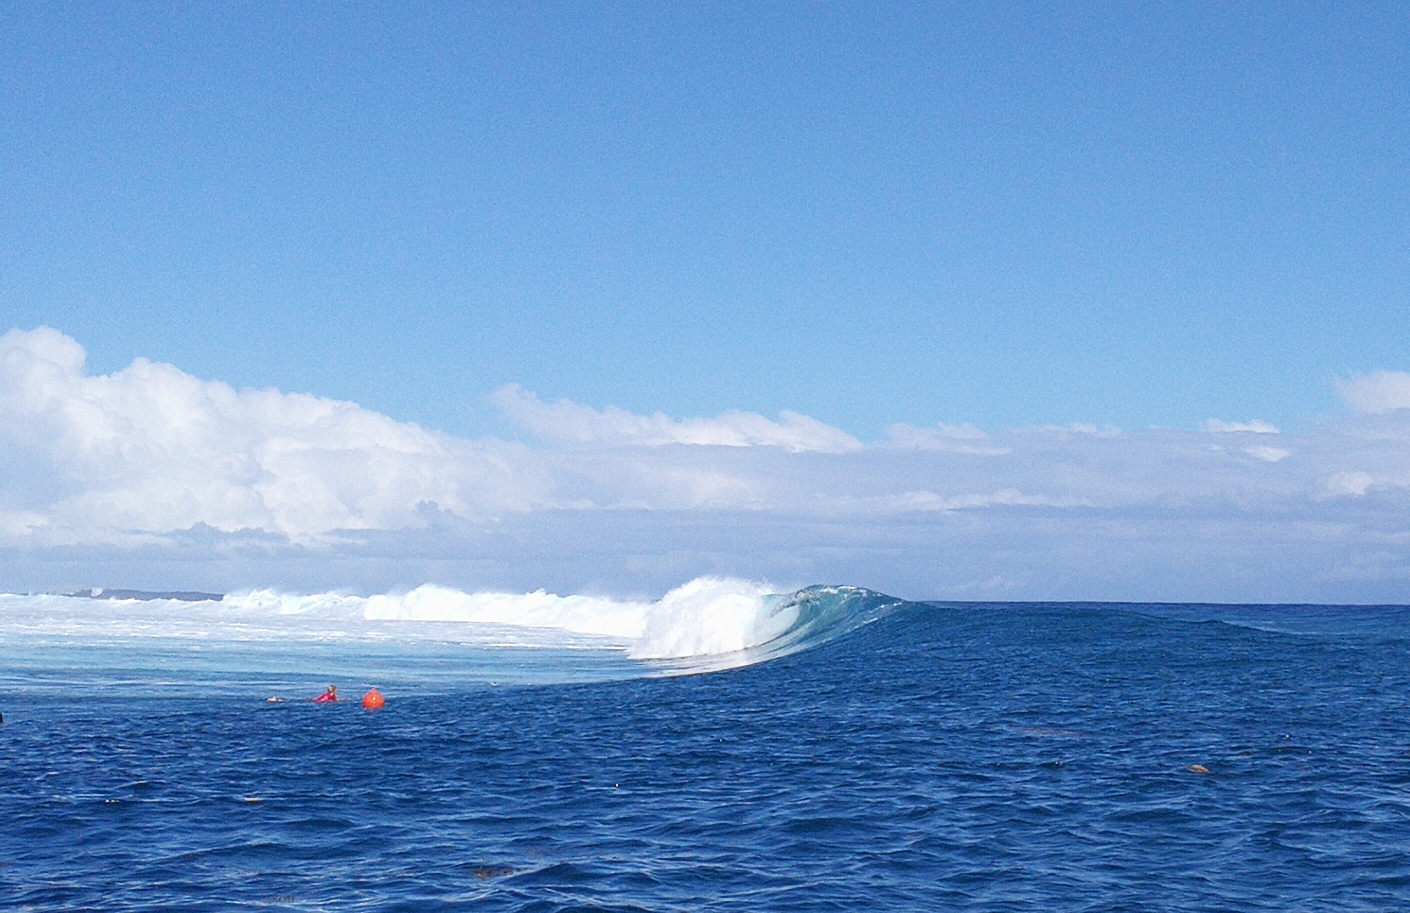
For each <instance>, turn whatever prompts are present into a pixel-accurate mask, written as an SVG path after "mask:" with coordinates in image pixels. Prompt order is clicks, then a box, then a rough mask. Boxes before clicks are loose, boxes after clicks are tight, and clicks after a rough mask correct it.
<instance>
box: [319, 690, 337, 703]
mask: <svg viewBox="0 0 1410 913" xmlns="http://www.w3.org/2000/svg"><path fill="white" fill-rule="evenodd" d="M337 699H338V689H337V688H329V689H328V690H327V691H325V692H323V693H322V694H320V695H319V696H318V697H316V698H314V699H313V702H314V703H315V704H328V703H332V702H333V701H336V700H337Z"/></svg>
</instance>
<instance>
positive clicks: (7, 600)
mask: <svg viewBox="0 0 1410 913" xmlns="http://www.w3.org/2000/svg"><path fill="white" fill-rule="evenodd" d="M901 604H902V601H901V600H898V599H894V598H892V597H889V596H884V595H882V594H880V593H874V592H872V591H870V590H865V589H861V588H859V587H846V586H814V587H808V588H806V589H803V590H799V591H797V592H793V593H773V592H770V589H769V588H768V587H767V586H764V585H761V584H757V583H751V582H749V581H744V580H737V579H731V578H720V577H701V578H698V579H695V580H692V581H690V582H689V583H686V584H683V585H681V586H679V587H676V588H675V589H673V590H671V591H670V592H668V593H666V594H665V595H664V596H663V597H661V598H660V599H658V600H654V601H652V600H622V599H611V598H606V597H600V596H587V595H568V596H559V595H555V594H552V593H547V592H544V591H537V592H533V593H520V594H514V593H486V592H480V593H469V592H463V591H460V590H456V589H452V588H448V587H442V586H435V585H430V584H427V585H424V586H419V587H416V588H415V589H412V590H409V591H406V592H401V593H387V594H378V595H371V596H358V595H349V594H345V593H335V592H329V593H314V594H290V593H281V592H278V591H274V590H250V591H245V592H236V593H231V594H225V595H221V594H209V593H160V594H145V593H141V592H137V591H130V590H109V591H103V590H93V591H83V592H81V593H72V594H67V595H37V596H36V595H29V596H14V595H6V596H0V644H5V643H8V644H10V645H12V646H14V647H18V646H20V645H22V644H28V645H29V646H30V647H36V648H49V649H50V650H53V649H54V648H57V647H61V646H63V645H68V646H70V647H74V646H77V647H83V646H85V645H86V646H90V647H92V646H94V645H98V646H102V647H106V648H108V649H109V651H110V652H111V650H114V649H117V650H126V651H128V652H129V653H130V654H132V655H133V656H137V655H139V654H144V653H145V654H146V655H148V656H155V655H157V654H163V655H164V656H165V657H166V659H165V660H164V661H165V662H168V663H171V662H175V663H177V664H181V663H186V664H189V659H187V658H186V654H185V653H182V652H181V651H182V650H186V651H190V650H198V651H204V653H203V655H205V656H207V657H209V656H220V655H222V651H223V655H224V656H225V658H226V660H227V661H226V662H225V667H227V668H240V667H241V664H240V662H239V657H240V655H245V656H246V657H256V658H259V660H260V661H259V663H257V665H258V666H259V668H261V669H264V670H265V671H270V670H272V669H274V668H275V667H276V666H279V665H281V664H282V665H286V666H293V667H297V668H298V669H301V670H305V671H309V672H310V673H311V672H313V671H314V667H315V666H318V663H317V662H312V661H313V660H317V659H319V658H320V657H321V658H323V659H324V660H325V661H324V662H323V664H322V666H321V667H320V668H325V669H328V670H330V671H332V670H335V669H337V668H340V667H339V666H338V663H339V662H341V663H342V666H341V668H347V667H348V666H349V664H350V663H351V664H352V665H357V664H358V662H359V659H358V657H359V656H362V657H366V656H368V655H373V654H376V655H377V656H378V657H379V663H380V668H384V669H389V668H395V667H396V664H397V663H398V662H400V663H402V667H404V668H405V669H406V671H408V674H412V675H413V677H414V673H411V672H410V668H411V667H414V666H416V665H417V663H418V662H421V663H422V664H423V665H424V664H425V663H426V662H429V660H427V659H426V657H427V656H430V655H431V653H434V661H435V665H436V668H437V669H438V670H440V671H439V672H438V673H437V674H441V675H449V674H452V673H451V672H447V671H446V670H448V669H449V670H453V669H456V668H458V669H459V670H461V672H462V673H463V674H464V675H465V676H466V677H469V678H471V679H491V680H495V681H500V680H505V679H506V678H507V679H510V680H521V681H551V680H580V679H583V678H623V677H635V676H641V675H671V674H686V673H692V672H704V671H716V670H720V669H728V668H735V667H738V666H745V665H750V664H752V663H757V662H761V661H764V660H767V659H773V658H776V657H780V656H784V655H787V654H790V653H795V652H799V651H802V650H806V649H809V648H811V647H813V646H816V645H818V644H820V643H823V642H825V641H828V640H832V639H834V638H837V637H840V636H843V635H845V634H846V633H847V632H849V631H852V630H854V629H856V628H858V627H860V626H862V625H865V624H867V623H869V622H871V621H874V620H876V619H877V618H879V617H881V615H883V614H884V613H886V612H888V611H890V610H891V609H893V608H895V607H896V606H899V605H901ZM193 644H195V645H198V646H192V645H193ZM183 645H184V646H183ZM334 648H336V652H337V653H338V654H339V655H338V657H336V658H329V657H330V653H329V651H330V649H334ZM428 651H429V652H428ZM529 653H535V654H537V655H536V656H534V657H533V658H532V659H526V656H527V655H528V654H529ZM271 657H277V658H279V659H278V661H277V662H276V661H275V659H272V658H271ZM301 657H302V658H301ZM109 659H110V658H109ZM305 659H308V660H309V661H310V662H309V663H306V662H305V661H304V660H305ZM207 661H208V662H209V661H212V660H207ZM310 663H312V664H311V665H310ZM530 666H532V667H534V668H535V669H537V670H538V671H537V672H533V671H525V670H526V669H529V667H530Z"/></svg>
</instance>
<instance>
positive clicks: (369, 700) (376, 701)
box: [362, 688, 387, 710]
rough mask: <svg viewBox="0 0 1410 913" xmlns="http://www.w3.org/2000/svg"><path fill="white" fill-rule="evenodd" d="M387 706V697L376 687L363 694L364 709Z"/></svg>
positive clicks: (378, 708)
mask: <svg viewBox="0 0 1410 913" xmlns="http://www.w3.org/2000/svg"><path fill="white" fill-rule="evenodd" d="M385 706H387V699H386V698H385V697H383V696H382V692H380V691H378V690H377V689H376V688H373V689H372V690H371V691H369V692H367V693H366V694H364V695H363V696H362V709H363V710H381V709H382V708H383V707H385Z"/></svg>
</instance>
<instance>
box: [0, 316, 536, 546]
mask: <svg viewBox="0 0 1410 913" xmlns="http://www.w3.org/2000/svg"><path fill="white" fill-rule="evenodd" d="M84 362H85V353H84V351H83V348H82V347H81V346H80V345H79V344H78V343H77V342H75V341H74V340H72V339H70V338H69V337H67V336H64V335H63V334H61V333H59V332H58V331H56V330H52V329H49V328H47V327H41V328H39V329H37V330H32V331H28V332H26V331H20V330H11V331H10V332H8V333H6V334H5V335H4V336H3V337H0V426H3V427H0V442H3V443H4V445H5V447H6V449H9V450H10V451H11V453H12V454H14V457H15V459H16V460H23V461H24V462H25V463H26V464H27V465H28V466H29V473H30V475H33V476H42V479H41V481H40V483H39V484H35V485H32V486H31V487H30V488H29V489H28V490H16V487H15V486H14V485H11V486H8V489H9V490H7V491H5V495H6V496H7V498H6V500H8V501H10V502H12V503H13V502H16V501H18V502H20V503H19V504H18V505H16V506H18V507H21V508H22V509H21V510H16V511H13V512H11V513H10V514H9V515H8V516H7V518H6V521H7V522H6V523H5V524H3V525H4V526H8V527H11V528H13V527H15V526H16V525H19V526H21V527H23V528H25V529H31V530H36V529H47V530H49V531H51V532H55V533H56V534H57V532H56V531H58V530H61V529H66V530H68V531H69V533H70V534H72V535H77V536H81V537H92V536H94V535H96V534H100V533H101V532H102V531H108V532H109V533H112V532H115V531H130V532H136V531H152V530H157V531H161V530H173V529H181V528H186V527H191V526H193V525H196V524H206V525H208V526H211V527H214V528H216V529H219V530H227V531H233V530H238V529H259V530H265V531H268V532H275V533H279V534H283V535H287V536H290V537H294V538H299V537H304V536H309V535H315V534H319V533H323V532H327V531H330V530H336V529H367V528H396V527H403V526H408V525H414V524H415V523H417V522H418V517H419V513H418V510H419V505H420V504H422V503H423V502H435V503H436V504H438V505H440V507H441V508H443V509H446V510H451V511H455V512H457V513H461V514H464V515H467V516H474V515H477V514H482V513H486V512H500V511H504V510H513V509H523V508H527V507H529V506H531V505H533V504H535V503H538V502H540V501H542V500H543V496H544V491H545V487H546V483H547V480H546V478H545V477H543V476H542V474H541V473H539V472H536V471H535V470H534V469H533V468H532V465H533V461H532V460H531V459H530V453H529V451H528V450H527V448H524V447H522V446H519V445H513V444H506V443H501V442H485V443H474V442H470V441H464V440H459V439H456V438H452V437H449V436H447V435H443V434H437V433H435V432H431V431H427V430H425V429H423V428H421V427H420V426H418V425H414V424H410V423H407V422H397V421H394V420H392V419H390V418H388V417H387V416H384V415H380V414H378V413H375V412H370V411H368V410H366V409H363V408H361V407H359V406H358V405H356V404H355V403H349V402H340V401H337V400H331V399H325V398H322V397H316V396H309V395H304V394H287V393H280V392H279V391H277V390H272V389H267V390H235V389H234V388H232V387H230V386H229V385H227V384H224V383H221V382H219V381H210V380H201V379H199V378H196V377H192V376H191V375H189V374H186V373H184V372H182V371H180V370H179V369H177V368H175V367H173V366H172V365H167V364H156V363H153V362H150V361H147V360H145V359H138V360H136V361H134V362H133V363H132V364H131V365H130V366H128V367H127V368H124V369H123V370H121V371H117V372H115V373H113V374H110V375H103V376H90V375H88V374H86V373H85V371H84ZM26 502H28V503H26ZM59 538H62V535H59Z"/></svg>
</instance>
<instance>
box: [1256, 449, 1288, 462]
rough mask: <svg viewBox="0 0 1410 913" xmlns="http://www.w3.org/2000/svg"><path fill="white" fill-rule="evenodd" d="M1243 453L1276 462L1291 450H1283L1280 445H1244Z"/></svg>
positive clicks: (1265, 460)
mask: <svg viewBox="0 0 1410 913" xmlns="http://www.w3.org/2000/svg"><path fill="white" fill-rule="evenodd" d="M1244 453H1246V454H1248V455H1249V456H1251V457H1257V458H1258V459H1260V460H1262V461H1263V462H1265V463H1276V462H1278V461H1279V460H1282V459H1285V458H1286V457H1287V456H1288V455H1289V454H1291V453H1292V451H1291V450H1284V449H1283V448H1282V447H1245V448H1244Z"/></svg>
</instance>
